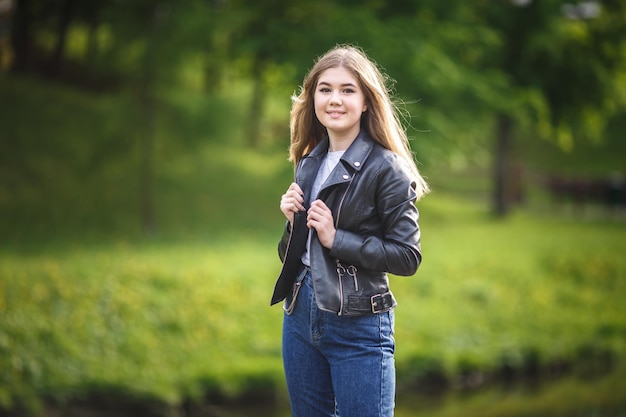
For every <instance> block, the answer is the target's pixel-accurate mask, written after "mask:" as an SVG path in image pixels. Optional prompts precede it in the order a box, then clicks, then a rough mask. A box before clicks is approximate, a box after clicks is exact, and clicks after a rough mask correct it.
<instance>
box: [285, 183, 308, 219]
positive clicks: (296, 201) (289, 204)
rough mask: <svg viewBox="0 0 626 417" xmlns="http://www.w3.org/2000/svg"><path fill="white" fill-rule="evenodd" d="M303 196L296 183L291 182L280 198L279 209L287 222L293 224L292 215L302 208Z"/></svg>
mask: <svg viewBox="0 0 626 417" xmlns="http://www.w3.org/2000/svg"><path fill="white" fill-rule="evenodd" d="M303 204H304V197H303V192H302V189H301V188H300V186H299V185H298V184H296V183H295V182H292V183H291V185H290V186H289V188H288V189H287V192H286V193H285V194H283V195H282V196H281V198H280V211H282V212H283V214H284V215H285V217H287V220H289V223H290V224H292V225H293V215H294V213H297V212H299V211H301V210H304V206H303Z"/></svg>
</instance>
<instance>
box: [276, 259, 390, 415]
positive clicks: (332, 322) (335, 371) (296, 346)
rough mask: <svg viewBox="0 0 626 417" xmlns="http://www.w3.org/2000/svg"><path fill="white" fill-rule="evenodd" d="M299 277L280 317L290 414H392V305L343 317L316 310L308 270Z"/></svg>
mask: <svg viewBox="0 0 626 417" xmlns="http://www.w3.org/2000/svg"><path fill="white" fill-rule="evenodd" d="M298 279H302V280H303V282H302V286H301V288H300V292H299V294H298V296H297V299H296V301H295V305H294V308H293V311H292V312H291V314H287V313H285V316H284V321H283V362H284V367H285V376H286V379H287V388H288V391H289V400H290V402H291V412H292V415H293V417H322V416H324V417H328V416H333V417H338V416H341V417H391V416H393V409H394V400H395V385H396V381H395V376H396V375H395V363H394V350H395V341H394V338H393V326H394V317H393V311H388V312H385V313H381V314H368V315H364V316H356V317H354V316H350V317H346V316H338V315H337V314H335V313H331V312H327V311H322V310H319V309H318V308H317V305H316V303H315V294H314V293H313V287H312V286H313V284H312V281H311V274H310V272H308V271H305V272H303V273H302V274H301V276H300V277H298ZM290 301H291V300H290V297H289V298H288V299H287V305H288V304H289V303H290Z"/></svg>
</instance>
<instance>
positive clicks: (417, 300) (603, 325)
mask: <svg viewBox="0 0 626 417" xmlns="http://www.w3.org/2000/svg"><path fill="white" fill-rule="evenodd" d="M4 81H5V83H4V84H3V82H2V80H0V88H2V91H4V92H5V93H6V92H7V91H9V92H12V94H13V95H12V97H13V100H16V101H17V104H16V106H17V107H16V108H21V110H19V111H18V110H14V113H13V118H7V117H5V118H3V119H2V121H3V124H2V129H3V134H4V135H5V136H3V137H5V138H6V137H13V138H15V139H16V140H17V142H16V143H19V144H18V145H15V144H14V145H13V146H14V149H15V152H17V153H18V156H19V158H18V159H17V160H18V161H19V162H20V163H21V164H22V165H19V164H18V165H15V166H16V167H18V168H19V167H21V168H22V169H21V170H16V171H11V172H10V173H11V174H13V177H11V178H10V179H7V178H8V177H6V176H4V177H3V178H1V179H0V214H2V217H0V218H1V219H2V220H0V231H1V232H2V240H1V241H0V409H3V410H9V409H25V410H26V411H28V412H31V413H37V412H38V411H40V409H41V407H43V405H44V404H46V403H55V404H57V405H59V406H60V407H63V406H64V405H66V404H69V403H72V402H74V401H80V400H89V399H93V398H100V399H106V398H114V399H115V401H128V402H133V401H139V402H142V403H147V404H158V405H159V406H161V407H165V408H167V407H174V408H175V407H179V406H180V405H181V404H182V403H184V402H189V401H190V402H202V401H205V400H206V398H207V397H208V398H209V401H215V402H220V401H228V399H233V398H242V397H248V398H249V397H251V396H252V397H254V396H255V395H256V397H255V398H259V396H264V397H265V398H267V397H270V398H272V399H275V400H277V401H283V402H284V401H285V390H284V382H283V375H282V366H281V357H280V331H281V321H282V310H281V308H280V307H279V306H275V307H273V308H270V307H269V297H270V295H271V290H272V288H273V285H274V281H275V278H276V275H277V274H278V272H279V269H280V263H279V260H278V256H277V251H276V243H277V240H278V238H279V237H280V234H281V232H282V227H283V222H284V219H283V217H282V215H281V213H280V211H279V209H278V202H279V199H280V195H281V194H282V193H283V192H284V190H285V189H286V188H287V186H288V184H289V182H290V181H291V175H292V172H291V166H290V165H289V163H288V162H287V160H286V151H285V149H284V148H281V149H275V148H274V149H272V147H265V148H263V149H253V148H245V147H242V146H241V143H242V142H241V139H240V138H239V137H238V136H237V135H240V132H239V130H238V129H239V127H240V126H230V127H229V126H226V127H225V126H218V127H216V128H215V130H211V129H209V128H208V126H209V125H210V124H205V123H204V122H203V123H199V124H198V125H197V126H196V127H193V126H192V127H188V128H189V129H190V131H188V132H187V133H186V134H187V135H190V136H191V138H188V139H187V140H188V142H185V144H179V145H180V146H179V145H175V144H174V143H175V142H176V141H172V140H166V139H168V138H172V137H174V138H177V139H178V136H176V134H177V132H178V130H177V129H175V128H176V126H177V125H178V124H179V123H183V122H181V121H180V120H178V119H177V117H179V116H180V115H179V116H176V114H177V113H176V112H173V113H171V112H165V116H167V117H164V118H163V119H159V120H162V121H161V122H159V138H160V139H159V141H157V144H160V145H159V146H157V153H156V160H155V163H156V167H157V170H156V178H155V202H156V204H155V207H156V214H157V219H158V226H159V227H158V230H157V233H156V234H155V235H153V236H150V237H146V236H143V235H142V234H141V228H140V227H139V218H138V211H139V210H138V204H137V190H138V189H137V183H136V177H135V175H136V173H135V169H136V166H135V163H136V161H137V158H136V155H135V154H134V153H133V152H134V151H132V152H130V154H129V155H126V157H124V155H125V152H124V151H122V152H113V153H109V154H107V155H106V158H105V161H108V162H106V163H105V162H102V164H101V165H98V169H94V170H92V171H85V172H89V173H90V174H89V175H80V173H81V172H83V171H81V170H82V169H87V168H86V167H89V166H90V165H89V164H90V162H89V161H92V159H90V158H93V157H94V155H96V154H97V152H95V151H94V149H100V148H98V147H97V146H96V145H98V144H103V143H106V142H107V140H112V139H111V137H116V135H120V134H123V132H125V131H126V127H128V124H127V122H128V121H129V120H131V121H132V118H131V117H130V116H125V115H124V111H122V110H120V109H119V108H118V107H117V106H116V105H115V104H116V103H117V104H120V105H122V106H128V107H124V108H125V109H126V110H128V111H131V110H130V109H131V108H132V100H131V99H129V98H128V97H127V96H125V95H123V94H122V95H121V96H115V95H113V96H104V97H99V98H97V99H96V98H93V97H92V99H93V100H91V101H90V100H89V99H88V98H89V97H85V96H83V95H81V94H79V93H77V92H68V91H66V89H65V88H62V87H60V86H50V85H45V84H35V85H34V86H30V82H31V81H28V82H26V81H24V80H21V81H19V82H20V84H19V86H18V87H19V89H22V90H24V91H28V92H29V94H27V95H26V98H24V99H23V100H22V99H20V97H21V96H20V95H19V94H16V93H15V91H17V90H12V88H13V87H11V86H9V85H7V84H6V79H5V80H4ZM15 88H16V89H17V87H15ZM38 94H41V95H43V96H45V97H53V98H54V100H52V101H51V102H49V103H47V104H46V103H45V102H43V103H44V104H41V103H42V102H41V101H39V100H37V97H38ZM126 100H131V101H130V102H128V101H126ZM222 100H224V99H207V98H202V97H198V96H194V97H193V100H191V101H190V102H188V103H187V104H186V105H188V106H191V107H194V109H193V111H197V112H200V114H203V113H202V112H203V111H207V112H209V110H210V109H215V108H219V104H220V103H222V104H223V105H224V106H226V105H229V103H230V102H228V101H227V100H226V101H222ZM31 101H32V102H31ZM35 103H36V105H35ZM194 103H195V104H194ZM230 104H232V103H230ZM40 105H41V106H43V107H42V109H43V110H41V112H40V114H41V115H40V116H38V117H39V123H35V122H32V121H28V123H27V120H26V119H27V115H32V114H39V113H32V111H30V112H29V111H28V110H29V109H30V110H32V109H33V108H35V107H36V106H40ZM55 106H58V107H59V109H57V110H56V113H52V114H53V115H54V117H52V116H47V115H48V114H49V112H48V111H47V110H46V109H48V108H50V107H55ZM78 108H82V110H81V111H82V112H83V113H81V118H82V119H86V120H82V121H81V122H80V123H77V124H76V125H73V126H74V127H73V128H72V129H75V130H71V129H70V132H71V136H69V137H67V138H66V137H65V136H64V132H65V130H64V128H63V126H57V127H56V128H54V129H53V128H52V127H50V126H52V124H53V123H52V122H53V121H54V120H55V118H60V119H59V120H65V121H64V123H66V124H67V123H70V122H69V121H67V120H66V119H64V118H62V117H61V116H59V115H62V114H74V113H73V111H74V110H76V109H78ZM61 109H65V110H64V111H61ZM50 111H52V110H50ZM185 112H192V110H189V109H187V110H185ZM209 113H210V112H209ZM185 114H186V113H185ZM185 114H183V116H184V115H185ZM116 115H117V116H116ZM108 116H111V117H112V118H111V119H109V118H108ZM183 116H180V117H183ZM29 117H30V116H29ZM125 117H129V119H126V118H125ZM207 117H213V119H211V120H213V123H219V118H220V117H223V114H220V115H208V116H207ZM183 119H184V117H183ZM69 120H71V118H70V119H69ZM107 120H108V122H107ZM108 123H112V125H109V127H110V130H109V131H108V132H109V133H106V132H102V131H101V130H99V129H94V128H93V126H96V127H102V126H107V125H108ZM222 123H223V122H222ZM91 130H93V131H94V132H95V133H94V135H93V136H89V133H90V131H91ZM46 131H48V133H49V135H48V136H46V138H48V139H49V143H48V144H47V145H46V146H44V147H43V148H38V147H37V140H36V139H37V138H41V137H44V132H46ZM238 132H239V133H238ZM217 134H219V135H226V136H228V135H231V134H232V135H233V140H232V143H229V141H227V140H224V139H223V138H222V140H218V141H214V140H211V139H212V135H217ZM111 135H112V136H111ZM86 137H90V138H91V140H93V142H94V144H93V147H90V146H87V145H86V144H85V143H84V138H86ZM130 137H131V138H132V135H131V136H130ZM122 142H123V140H122ZM2 143H3V146H4V147H5V148H7V146H8V145H7V144H9V143H11V142H10V141H4V142H2ZM115 143H118V142H115ZM120 146H121V145H120ZM122 148H123V146H122ZM129 149H131V150H133V149H135V148H134V147H132V146H131V147H130V148H129ZM53 150H56V151H58V152H59V154H56V153H55V152H53ZM135 150H136V149H135ZM55 155H56V156H55ZM63 155H65V156H63ZM81 155H82V156H81ZM65 159H67V160H69V161H70V162H71V163H72V164H73V165H68V166H63V167H62V168H63V169H60V168H59V164H61V163H62V162H63V161H64V160H65ZM34 161H44V162H45V163H42V164H39V163H36V162H34ZM46 161H47V162H46ZM28 173H30V174H32V175H33V176H32V178H37V180H36V181H34V182H29V178H31V177H29V176H28V175H26V174H28ZM427 174H428V175H429V176H430V177H433V178H436V179H438V180H439V181H434V184H435V185H436V186H435V187H434V191H433V193H432V194H431V195H429V196H427V197H426V198H425V199H424V200H423V201H421V202H420V203H419V204H418V206H419V208H420V213H421V227H422V247H423V252H424V262H423V265H422V266H421V268H420V270H419V271H418V273H417V274H416V276H414V277H410V278H405V277H392V288H393V290H394V292H395V293H396V296H397V298H398V301H399V307H398V309H397V310H396V339H397V343H398V347H397V364H398V376H399V383H400V388H401V390H403V391H406V392H415V390H416V389H419V387H421V385H420V383H422V382H423V381H424V380H427V379H426V378H427V377H428V376H433V375H436V376H438V377H441V378H445V379H447V380H448V381H450V383H451V384H452V385H454V384H457V383H459V382H458V381H463V378H464V377H471V376H472V375H473V376H476V375H479V376H480V375H482V377H484V378H489V377H492V376H493V375H497V374H498V373H500V372H501V371H502V370H503V369H510V370H513V372H515V373H516V374H518V375H525V374H528V373H530V372H533V370H536V369H540V370H542V369H552V368H553V367H555V366H556V365H560V366H562V367H566V368H567V369H570V371H571V372H574V373H578V374H581V375H587V374H593V373H596V372H599V371H601V370H603V369H604V368H606V367H607V366H613V365H614V364H616V363H619V362H620V361H623V360H624V358H625V357H626V314H624V313H626V310H625V308H624V306H623V298H624V295H626V258H625V257H624V256H623V253H624V252H625V251H626V239H624V237H626V222H624V221H623V217H622V218H621V219H620V218H612V217H610V216H606V215H603V214H600V215H597V216H594V217H593V218H580V217H576V216H574V215H572V214H567V215H563V213H562V212H548V211H545V210H547V209H546V207H541V208H540V210H542V211H538V210H536V209H535V208H533V207H529V208H527V209H523V210H518V211H516V212H515V213H513V215H512V216H510V217H509V218H507V219H506V220H502V221H495V220H494V219H492V218H491V217H490V216H489V215H488V208H487V206H486V202H484V201H482V199H481V198H480V197H481V196H484V195H485V192H486V190H484V189H482V188H481V189H480V190H479V192H476V191H472V192H470V193H468V192H462V191H460V192H457V191H455V192H452V191H444V190H454V189H455V186H456V185H455V184H460V183H461V181H459V182H458V183H457V182H456V181H457V178H458V177H456V176H454V175H450V174H449V173H445V174H443V173H442V174H441V175H439V174H438V173H437V172H428V173H427ZM438 183H440V184H438ZM446 183H448V185H451V186H448V187H446V186H445V185H446ZM480 184H483V185H481V187H484V182H481V183H480ZM470 186H471V184H468V185H467V187H470ZM614 389H615V391H611V395H615V396H618V395H621V396H622V397H623V396H624V395H626V392H625V391H626V388H625V387H624V386H623V384H622V385H619V386H617V387H615V388H614Z"/></svg>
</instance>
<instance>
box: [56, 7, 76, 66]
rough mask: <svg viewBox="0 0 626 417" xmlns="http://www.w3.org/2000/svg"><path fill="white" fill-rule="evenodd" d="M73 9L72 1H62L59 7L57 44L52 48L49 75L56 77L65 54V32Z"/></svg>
mask: <svg viewBox="0 0 626 417" xmlns="http://www.w3.org/2000/svg"><path fill="white" fill-rule="evenodd" d="M73 8H74V0H64V1H63V3H62V5H61V10H60V15H59V26H58V27H57V39H56V41H57V43H56V45H55V47H54V52H53V54H52V61H51V63H50V75H53V76H54V75H58V74H59V71H60V68H61V62H62V60H63V54H64V52H65V45H66V43H67V42H66V41H67V30H68V28H69V27H70V22H71V20H72V9H73Z"/></svg>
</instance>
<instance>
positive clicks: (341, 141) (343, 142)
mask: <svg viewBox="0 0 626 417" xmlns="http://www.w3.org/2000/svg"><path fill="white" fill-rule="evenodd" d="M355 139H356V136H354V137H339V138H338V137H330V136H329V137H328V141H329V145H328V150H329V151H330V152H337V151H345V150H346V149H348V148H349V147H350V145H352V142H354V140H355Z"/></svg>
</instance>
